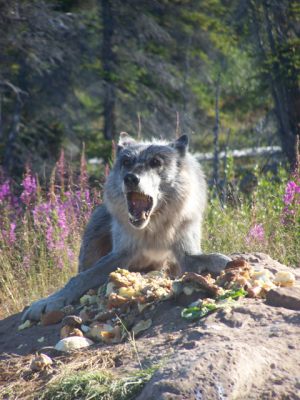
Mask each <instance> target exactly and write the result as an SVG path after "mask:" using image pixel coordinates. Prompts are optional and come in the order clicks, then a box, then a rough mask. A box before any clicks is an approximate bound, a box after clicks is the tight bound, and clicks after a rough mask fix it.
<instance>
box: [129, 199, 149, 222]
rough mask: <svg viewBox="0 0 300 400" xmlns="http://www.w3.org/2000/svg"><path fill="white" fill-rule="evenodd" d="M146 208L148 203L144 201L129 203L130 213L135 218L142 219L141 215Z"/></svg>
mask: <svg viewBox="0 0 300 400" xmlns="http://www.w3.org/2000/svg"><path fill="white" fill-rule="evenodd" d="M147 208H148V202H147V200H146V199H139V200H133V201H132V202H131V207H130V213H131V214H132V215H133V216H134V217H135V218H142V217H143V218H144V215H143V213H144V212H145V211H146V210H147Z"/></svg>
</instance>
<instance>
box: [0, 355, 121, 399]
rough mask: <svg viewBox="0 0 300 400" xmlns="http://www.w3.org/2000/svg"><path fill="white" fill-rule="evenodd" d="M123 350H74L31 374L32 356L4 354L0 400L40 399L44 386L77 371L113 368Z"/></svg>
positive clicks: (1, 367)
mask: <svg viewBox="0 0 300 400" xmlns="http://www.w3.org/2000/svg"><path fill="white" fill-rule="evenodd" d="M124 352H126V348H125V347H123V348H116V349H114V350H111V349H110V350H109V351H108V350H103V349H91V350H87V349H85V350H83V351H76V352H74V353H70V354H68V355H63V356H58V357H55V358H53V365H52V367H51V369H49V370H47V371H41V372H33V371H31V369H30V363H31V360H32V359H33V358H34V356H33V355H28V356H17V355H6V357H5V359H4V360H1V361H0V398H1V399H10V400H11V399H13V400H32V399H40V398H41V393H42V392H43V391H45V389H46V387H49V385H51V384H54V383H55V382H59V381H61V380H63V379H64V378H65V377H67V376H71V375H72V374H75V373H77V372H79V371H89V372H93V371H97V372H99V371H102V372H105V371H108V370H112V369H113V368H114V367H116V364H118V362H119V360H120V359H121V357H122V356H123V355H124Z"/></svg>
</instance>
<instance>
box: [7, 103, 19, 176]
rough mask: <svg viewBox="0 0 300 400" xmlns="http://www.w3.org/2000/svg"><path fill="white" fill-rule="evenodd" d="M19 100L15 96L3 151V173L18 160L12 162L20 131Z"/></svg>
mask: <svg viewBox="0 0 300 400" xmlns="http://www.w3.org/2000/svg"><path fill="white" fill-rule="evenodd" d="M21 109H22V107H21V100H20V99H19V97H18V96H16V100H15V107H14V115H13V118H12V124H11V129H10V132H9V134H8V138H7V142H6V146H5V150H4V159H3V166H4V169H5V171H7V172H9V171H10V170H11V168H12V167H13V165H17V163H18V160H14V155H15V152H14V148H15V143H16V140H17V137H18V135H19V130H20V119H21Z"/></svg>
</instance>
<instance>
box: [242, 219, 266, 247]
mask: <svg viewBox="0 0 300 400" xmlns="http://www.w3.org/2000/svg"><path fill="white" fill-rule="evenodd" d="M264 240H265V230H264V227H263V225H262V224H255V225H253V226H252V227H251V228H250V230H249V232H248V235H247V237H246V242H247V243H248V244H249V243H251V242H262V241H264Z"/></svg>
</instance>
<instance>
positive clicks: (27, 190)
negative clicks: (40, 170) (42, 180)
mask: <svg viewBox="0 0 300 400" xmlns="http://www.w3.org/2000/svg"><path fill="white" fill-rule="evenodd" d="M22 186H23V192H22V193H21V196H20V199H21V200H22V202H23V203H24V204H26V205H27V206H29V205H30V203H31V202H32V201H33V200H34V199H35V197H36V191H37V182H36V179H35V177H34V176H32V175H31V171H30V170H28V171H27V173H26V175H25V178H24V179H23V182H22Z"/></svg>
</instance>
